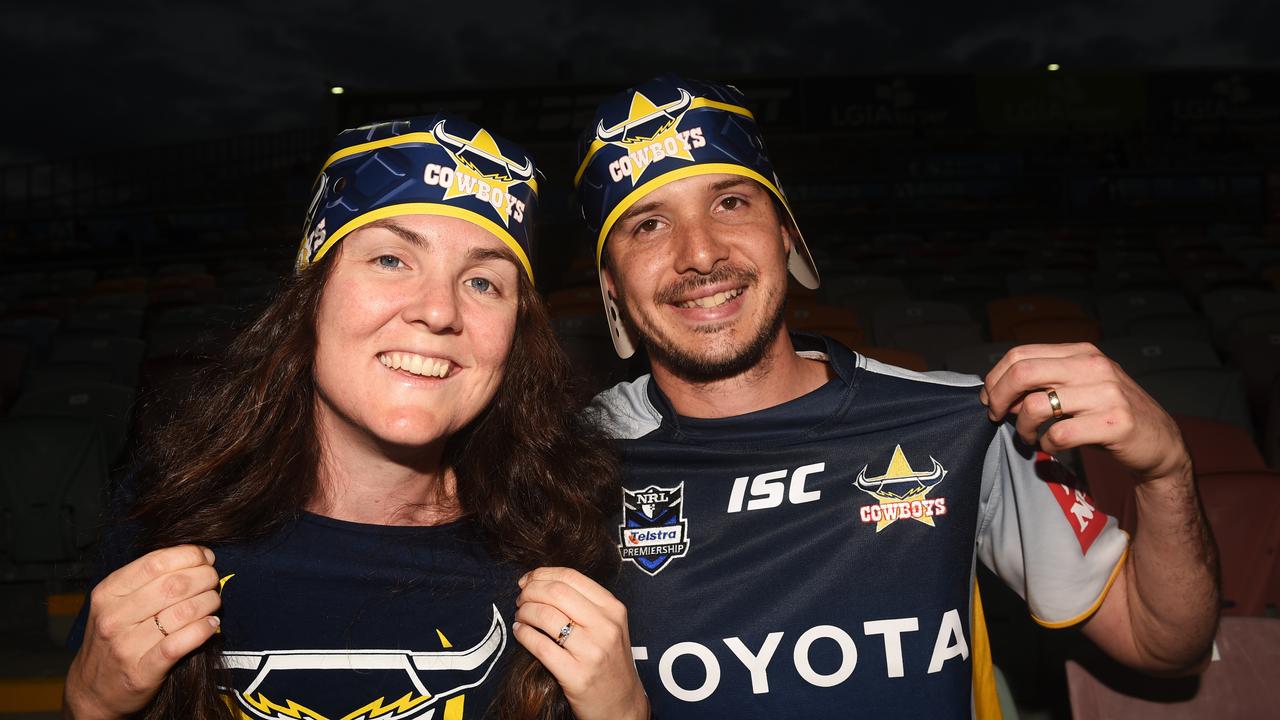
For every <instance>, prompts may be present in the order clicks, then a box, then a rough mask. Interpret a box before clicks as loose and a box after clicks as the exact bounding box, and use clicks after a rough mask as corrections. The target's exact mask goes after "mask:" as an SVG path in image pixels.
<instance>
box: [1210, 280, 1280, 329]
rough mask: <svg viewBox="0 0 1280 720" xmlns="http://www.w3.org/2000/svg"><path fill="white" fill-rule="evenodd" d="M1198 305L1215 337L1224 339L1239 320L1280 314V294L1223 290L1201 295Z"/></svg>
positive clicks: (1266, 291) (1241, 289)
mask: <svg viewBox="0 0 1280 720" xmlns="http://www.w3.org/2000/svg"><path fill="white" fill-rule="evenodd" d="M1200 304H1201V307H1203V308H1204V313H1205V315H1207V316H1208V317H1209V321H1210V322H1211V323H1212V324H1213V330H1214V332H1215V333H1216V334H1217V337H1219V338H1225V337H1227V336H1228V335H1229V334H1230V332H1231V331H1232V330H1233V329H1234V327H1235V324H1236V322H1238V321H1239V320H1241V319H1244V318H1247V317H1249V316H1251V315H1261V314H1266V315H1270V314H1280V292H1272V291H1270V290H1261V289H1257V288H1225V289H1222V290H1214V291H1212V292H1208V293H1205V294H1204V295H1201V296H1200Z"/></svg>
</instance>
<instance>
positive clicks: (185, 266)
mask: <svg viewBox="0 0 1280 720" xmlns="http://www.w3.org/2000/svg"><path fill="white" fill-rule="evenodd" d="M206 272H208V266H206V265H205V264H204V263H198V262H183V263H170V264H168V265H161V266H160V267H158V268H156V277H155V280H156V281H158V280H161V279H164V278H170V277H173V276H176V275H177V276H180V275H200V274H203V273H206ZM154 282H155V281H153V283H152V284H154Z"/></svg>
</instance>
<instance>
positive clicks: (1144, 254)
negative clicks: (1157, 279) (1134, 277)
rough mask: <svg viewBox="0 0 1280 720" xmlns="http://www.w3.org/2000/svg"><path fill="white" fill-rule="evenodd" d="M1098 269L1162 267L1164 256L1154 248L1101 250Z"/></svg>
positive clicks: (1112, 270)
mask: <svg viewBox="0 0 1280 720" xmlns="http://www.w3.org/2000/svg"><path fill="white" fill-rule="evenodd" d="M1097 260H1098V269H1099V270H1102V271H1104V272H1115V271H1118V270H1133V269H1137V268H1154V269H1161V268H1163V267H1164V258H1162V257H1160V253H1158V252H1155V251H1154V250H1125V249H1107V250H1099V251H1098V255H1097Z"/></svg>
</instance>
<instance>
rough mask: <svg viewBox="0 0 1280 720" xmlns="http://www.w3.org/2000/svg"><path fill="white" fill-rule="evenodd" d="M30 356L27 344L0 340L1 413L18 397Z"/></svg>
mask: <svg viewBox="0 0 1280 720" xmlns="http://www.w3.org/2000/svg"><path fill="white" fill-rule="evenodd" d="M30 355H31V351H30V349H28V347H27V344H26V343H25V342H22V341H20V340H7V339H0V412H4V411H5V409H7V408H8V407H9V403H11V402H13V400H14V399H15V398H16V397H17V396H18V391H19V389H20V388H21V387H22V378H23V374H24V373H25V372H26V369H27V358H28V357H29V356H30Z"/></svg>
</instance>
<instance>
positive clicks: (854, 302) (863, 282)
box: [822, 273, 911, 318]
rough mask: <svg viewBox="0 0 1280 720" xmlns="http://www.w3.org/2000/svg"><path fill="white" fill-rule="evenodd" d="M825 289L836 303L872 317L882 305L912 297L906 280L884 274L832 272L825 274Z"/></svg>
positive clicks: (823, 288) (823, 289) (829, 297)
mask: <svg viewBox="0 0 1280 720" xmlns="http://www.w3.org/2000/svg"><path fill="white" fill-rule="evenodd" d="M822 293H823V295H825V296H826V298H827V301H828V302H830V303H831V304H832V305H838V306H840V307H846V308H849V309H850V310H853V311H854V312H856V313H858V315H859V317H862V318H869V317H871V316H872V315H873V313H874V311H875V308H876V307H877V306H879V305H882V304H884V303H887V302H894V301H904V300H909V299H910V297H911V295H910V293H909V292H908V291H907V287H906V285H905V284H904V283H903V282H902V280H900V279H898V278H895V277H884V276H881V275H856V274H855V275H848V274H846V275H841V274H833V273H828V274H826V275H824V276H823V278H822Z"/></svg>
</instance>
